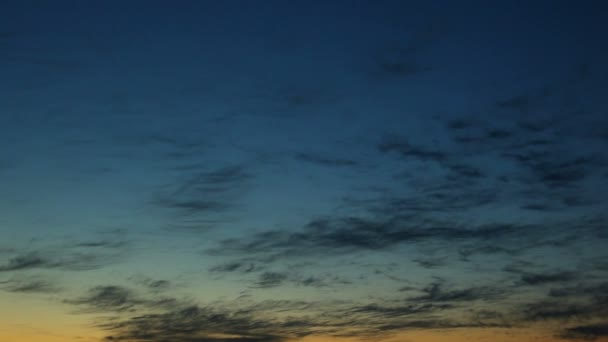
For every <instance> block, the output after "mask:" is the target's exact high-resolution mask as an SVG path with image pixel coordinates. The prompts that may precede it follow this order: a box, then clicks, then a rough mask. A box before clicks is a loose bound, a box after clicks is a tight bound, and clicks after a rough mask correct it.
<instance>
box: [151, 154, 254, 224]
mask: <svg viewBox="0 0 608 342" xmlns="http://www.w3.org/2000/svg"><path fill="white" fill-rule="evenodd" d="M251 178H252V175H251V173H250V172H248V171H247V170H246V168H245V167H244V166H242V165H234V166H226V167H222V168H218V169H216V170H212V171H207V170H203V171H197V172H194V173H192V174H190V175H188V177H187V179H185V180H183V181H180V182H178V183H177V184H176V185H174V186H173V188H174V190H173V191H171V192H170V193H169V194H167V195H162V196H160V198H158V199H157V200H156V201H155V202H154V203H155V204H156V205H158V206H159V207H161V208H165V209H169V210H171V212H172V213H173V214H174V220H176V221H175V222H173V223H172V224H171V225H170V227H182V228H189V229H190V228H192V229H201V228H202V229H204V228H209V226H210V225H212V224H213V223H214V222H216V220H218V218H217V215H218V214H221V213H224V212H226V211H228V210H230V209H232V208H234V206H235V205H236V201H237V199H238V198H239V197H240V196H241V195H242V194H243V192H244V191H245V190H246V187H247V183H248V182H249V180H251Z"/></svg>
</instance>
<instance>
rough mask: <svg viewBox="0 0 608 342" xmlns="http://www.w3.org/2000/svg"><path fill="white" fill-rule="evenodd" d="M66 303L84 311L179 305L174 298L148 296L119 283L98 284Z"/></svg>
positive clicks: (129, 310) (114, 310) (121, 310)
mask: <svg viewBox="0 0 608 342" xmlns="http://www.w3.org/2000/svg"><path fill="white" fill-rule="evenodd" d="M65 303H68V304H72V305H75V306H78V307H80V308H82V311H84V312H112V313H120V312H135V311H138V310H142V309H165V308H171V307H174V306H177V305H179V303H178V301H177V300H176V299H174V298H170V297H165V298H157V297H156V296H155V298H154V299H150V298H146V297H145V296H142V295H141V294H137V293H136V292H135V291H133V290H131V289H128V288H125V287H122V286H117V285H104V286H96V287H93V288H91V289H89V291H88V292H87V294H86V295H84V296H81V297H78V298H74V299H66V300H65Z"/></svg>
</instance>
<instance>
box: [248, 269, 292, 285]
mask: <svg viewBox="0 0 608 342" xmlns="http://www.w3.org/2000/svg"><path fill="white" fill-rule="evenodd" d="M285 280H287V274H285V273H279V272H264V273H262V274H260V276H259V278H258V280H257V281H256V282H255V287H258V288H270V287H276V286H279V285H281V284H282V283H283V282H284V281H285Z"/></svg>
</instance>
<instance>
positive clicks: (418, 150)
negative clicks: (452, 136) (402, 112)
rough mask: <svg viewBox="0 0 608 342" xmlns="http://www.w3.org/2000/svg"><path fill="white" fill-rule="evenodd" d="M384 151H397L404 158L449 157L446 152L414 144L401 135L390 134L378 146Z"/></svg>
mask: <svg viewBox="0 0 608 342" xmlns="http://www.w3.org/2000/svg"><path fill="white" fill-rule="evenodd" d="M377 148H378V151H380V152H382V153H388V152H395V153H397V154H399V155H400V156H401V157H403V158H406V159H408V158H412V159H417V160H421V161H443V160H445V159H446V158H447V154H446V153H445V152H442V151H439V150H435V149H428V148H425V147H422V146H415V145H412V144H411V143H410V142H409V141H408V140H407V139H405V138H402V137H399V136H394V135H393V136H388V137H386V138H384V141H383V142H381V143H380V144H379V145H378V146H377Z"/></svg>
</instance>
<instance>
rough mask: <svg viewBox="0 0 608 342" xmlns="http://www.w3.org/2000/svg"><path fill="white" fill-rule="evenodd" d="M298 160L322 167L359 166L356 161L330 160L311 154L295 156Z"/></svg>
mask: <svg viewBox="0 0 608 342" xmlns="http://www.w3.org/2000/svg"><path fill="white" fill-rule="evenodd" d="M294 158H295V159H296V160H299V161H302V162H306V163H311V164H316V165H320V166H327V167H348V166H358V165H359V163H357V162H356V161H354V160H351V159H340V158H328V157H323V156H320V155H315V154H309V153H298V154H296V155H295V156H294Z"/></svg>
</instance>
